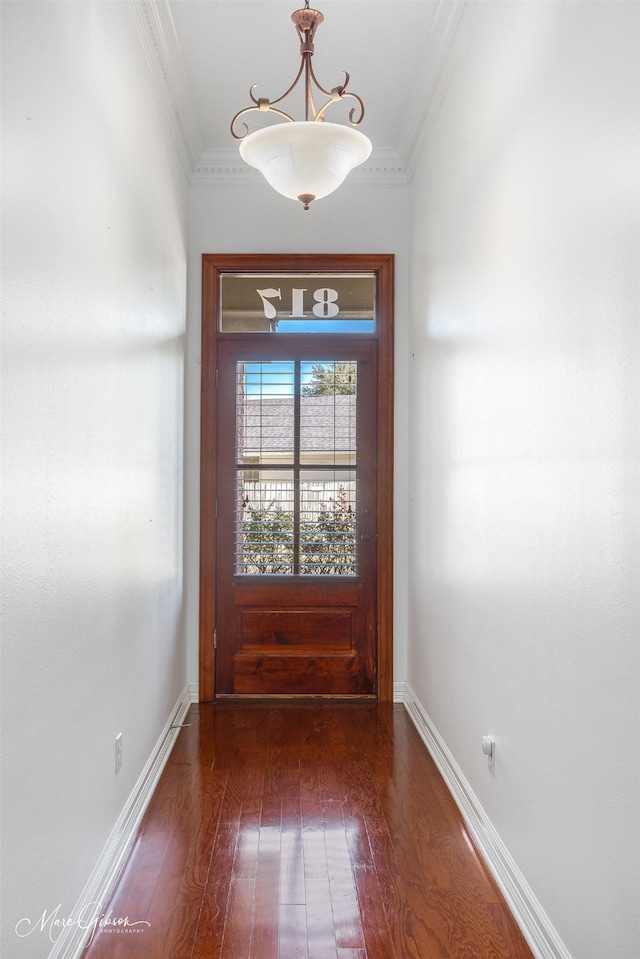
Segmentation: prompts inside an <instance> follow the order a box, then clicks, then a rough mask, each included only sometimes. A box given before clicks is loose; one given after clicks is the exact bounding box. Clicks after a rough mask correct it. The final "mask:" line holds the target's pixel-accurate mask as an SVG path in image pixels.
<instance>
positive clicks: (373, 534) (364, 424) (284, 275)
mask: <svg viewBox="0 0 640 959" xmlns="http://www.w3.org/2000/svg"><path fill="white" fill-rule="evenodd" d="M221 259H222V260H224V261H225V262H224V263H223V264H222V267H223V268H222V269H221V267H220V265H219V261H220V260H221ZM231 259H232V258H225V257H223V258H215V260H216V267H215V270H216V273H215V276H217V281H216V292H215V295H214V297H213V300H212V306H213V307H214V309H213V314H214V316H213V321H214V325H213V329H212V330H211V329H210V330H209V332H208V334H207V333H206V332H205V331H204V330H203V404H202V411H203V434H202V435H203V469H202V484H203V491H202V511H201V537H202V545H201V699H208V698H213V697H214V696H265V695H266V696H348V697H352V696H371V697H378V698H391V696H390V695H389V693H390V688H389V687H390V681H389V660H390V656H389V649H388V648H387V646H386V645H385V650H384V651H383V653H382V660H383V663H384V667H385V686H384V692H385V694H384V695H380V694H381V684H380V676H379V670H380V659H381V656H380V653H381V643H380V636H381V625H382V626H383V627H384V629H383V630H382V631H383V632H384V633H385V635H386V633H387V631H388V630H389V625H390V624H389V614H390V604H389V603H388V597H389V590H390V586H389V569H388V568H387V567H385V568H384V569H382V570H381V568H380V559H381V556H383V557H384V558H386V559H387V561H388V562H389V566H390V545H391V544H390V541H389V540H387V539H386V537H387V536H388V535H389V532H388V529H387V527H386V525H385V522H384V519H382V522H381V518H384V517H386V516H387V515H388V512H389V507H390V503H389V501H388V497H389V491H390V483H389V482H387V481H384V482H381V481H380V464H381V458H380V453H381V450H380V446H381V440H382V445H383V446H385V448H386V445H387V443H388V432H389V431H388V411H386V410H383V409H382V405H381V400H380V384H381V378H380V369H379V367H380V355H379V354H380V320H379V318H378V317H377V312H378V311H379V306H378V304H379V301H380V280H379V278H378V277H377V276H376V274H375V272H374V271H362V272H358V273H357V274H356V273H355V272H354V271H353V267H352V266H351V262H350V263H349V265H348V266H347V265H345V264H344V261H342V263H341V265H342V272H339V271H337V270H336V269H335V266H334V268H333V272H331V273H330V274H327V273H325V272H322V273H321V272H320V271H319V267H322V266H324V265H325V264H324V263H318V262H317V261H322V260H323V259H325V260H326V258H322V257H317V258H314V263H315V271H314V272H313V273H311V272H310V271H309V268H308V266H306V264H303V265H302V268H301V269H300V270H293V269H292V266H291V261H294V262H295V265H296V266H298V260H299V259H305V260H308V259H309V258H296V257H289V258H286V260H287V263H286V264H284V265H283V264H282V260H283V258H260V261H261V265H263V266H264V261H265V260H266V259H270V260H276V259H277V260H278V265H279V266H280V267H281V269H283V270H285V271H286V272H277V271H275V270H274V267H273V266H271V268H270V269H269V266H267V270H268V272H267V270H265V271H264V273H260V272H257V271H255V260H256V258H252V262H251V266H253V267H254V270H253V271H251V270H249V271H247V272H246V274H243V273H242V272H241V271H240V270H239V268H238V266H237V264H236V261H237V260H238V259H239V258H233V265H234V266H235V269H229V266H230V265H231V264H230V263H229V260H231ZM358 259H360V258H358ZM243 260H246V258H243ZM334 260H335V258H334ZM349 260H350V261H352V260H353V258H349ZM224 267H226V268H227V269H226V270H225V269H224ZM305 267H306V269H305ZM218 274H219V275H218ZM225 277H229V278H230V279H229V281H228V292H227V291H226V289H225V286H224V279H225ZM359 284H360V286H359ZM352 288H353V289H355V290H356V292H355V293H354V294H353V297H352V299H351V300H350V301H349V290H351V289H352ZM247 290H248V293H247ZM367 290H370V291H375V293H373V292H372V293H371V301H372V306H371V309H370V310H366V309H364V307H363V306H362V303H361V302H360V301H361V300H366V298H367V296H369V293H367V292H366V291H367ZM363 291H365V292H363ZM254 294H255V295H254ZM247 296H248V301H247V303H246V304H245V305H243V303H244V298H245V297H247ZM312 297H313V298H312ZM283 301H284V304H285V305H284V306H283ZM206 302H207V300H206V297H205V313H206ZM312 310H314V311H315V312H312ZM306 313H309V314H310V316H307V315H306ZM316 331H317V332H316ZM273 334H275V335H273ZM213 356H214V357H215V371H214V370H213V363H212V362H211V361H212V357H213ZM386 359H387V363H388V358H386ZM205 384H206V385H205ZM385 396H386V392H385ZM381 420H382V421H383V424H382V425H385V427H386V429H385V430H382V429H381ZM207 447H208V448H207ZM386 452H387V454H388V453H389V449H386ZM388 471H389V474H390V464H389V465H388ZM387 475H388V474H387ZM381 533H382V534H383V535H384V536H385V542H386V545H385V548H384V549H383V550H381V544H380V539H381ZM381 596H382V597H387V601H386V602H385V603H382V604H381ZM381 612H382V615H381ZM211 634H212V635H211ZM211 640H212V642H211ZM203 648H204V654H205V655H204V657H203V655H202V652H203ZM203 660H204V666H205V670H203V669H202V667H203ZM209 663H210V665H209ZM203 678H204V679H205V688H206V689H210V690H211V694H210V695H207V694H206V692H205V695H202V692H203V691H204V690H203V689H202V679H203Z"/></svg>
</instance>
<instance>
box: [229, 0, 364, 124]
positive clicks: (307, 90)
mask: <svg viewBox="0 0 640 959" xmlns="http://www.w3.org/2000/svg"><path fill="white" fill-rule="evenodd" d="M291 19H292V21H293V22H294V24H295V27H296V31H297V33H298V36H299V38H300V54H301V61H300V69H299V70H298V73H297V74H296V78H295V80H294V81H293V83H292V84H291V86H290V87H289V88H288V89H287V90H285V92H284V93H283V94H282V95H281V96H279V97H278V98H277V100H268V99H267V98H266V97H259V98H256V97H255V96H254V93H253V91H254V89H255V88H256V86H257V84H256V83H254V84H253V86H251V87H250V89H249V96H250V98H251V102H252V103H253V104H254V106H251V107H245V108H244V109H243V110H239V111H238V113H236V115H235V116H234V118H233V120H232V121H231V135H232V136H233V137H234V139H236V140H244V138H245V137H246V136H247V135H248V134H249V127H248V126H247V123H246V122H245V121H244V120H243V121H242V124H241V125H240V126H239V129H240V130H241V131H242V132H236V124H238V122H239V120H240V119H241V117H244V116H246V115H247V113H258V112H259V113H275V114H277V115H278V116H280V117H283V119H285V120H288V121H289V122H290V123H295V120H294V118H293V117H292V116H291V115H290V114H289V113H285V112H284V110H278V109H276V108H275V105H276V104H278V103H281V102H282V101H283V100H284V99H286V97H288V96H289V94H290V93H291V92H292V90H293V89H294V88H295V87H296V86H297V84H298V81H299V80H300V78H301V76H302V74H303V73H304V102H305V116H304V118H305V120H309V119H312V120H314V121H318V122H322V121H323V120H325V119H326V118H325V113H326V111H327V109H328V107H330V106H331V104H332V103H336V102H337V101H339V100H344V99H346V98H350V99H352V100H355V101H356V104H357V106H354V107H352V109H351V110H350V111H349V122H350V123H351V124H352V126H358V124H360V123H362V120H363V119H364V103H363V102H362V99H361V97H359V96H358V94H357V93H351V92H350V91H349V92H347V86H348V84H349V74H348V73H347V72H346V71H345V74H344V77H345V79H344V83H343V84H341V85H340V86H337V87H333V89H331V90H326V89H325V88H324V87H323V86H321V84H320V83H319V82H318V79H317V77H316V75H315V73H314V72H313V66H312V65H311V57H312V56H313V49H314V48H313V39H314V36H315V33H316V30H317V28H318V27H319V25H320V24H321V23H322V21H323V20H324V16H323V15H322V13H320V11H319V10H313V9H310V8H309V0H306V2H305V6H304V7H303V8H302V9H300V10H295V11H294V12H293V13H292V14H291ZM314 86H315V87H316V89H317V90H319V91H320V93H322V94H324V95H325V96H326V97H328V99H327V100H326V102H325V103H323V105H322V106H321V107H320V108H319V109H318V110H316V108H315V104H314V100H313V87H314Z"/></svg>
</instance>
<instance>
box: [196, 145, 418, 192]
mask: <svg viewBox="0 0 640 959" xmlns="http://www.w3.org/2000/svg"><path fill="white" fill-rule="evenodd" d="M191 182H192V184H193V186H202V187H210V186H216V184H220V185H222V184H225V185H230V184H233V183H237V184H238V185H245V186H246V185H247V184H248V183H249V182H255V183H263V182H264V178H263V177H262V174H260V173H258V171H257V170H254V169H253V168H252V167H249V166H247V165H246V164H245V163H243V162H242V160H241V159H240V157H239V156H238V151H237V150H236V149H233V148H232V149H224V150H223V149H216V150H213V149H210V150H205V151H204V152H203V153H202V155H201V157H200V159H199V160H198V162H197V163H196V164H195V166H194V170H193V175H192V177H191ZM347 182H348V183H359V184H360V185H361V186H371V185H372V184H378V185H383V186H406V184H407V178H406V174H405V169H404V166H403V164H402V162H401V160H400V159H399V157H398V155H397V154H396V153H395V151H393V150H374V151H373V153H372V154H371V156H370V157H369V159H368V160H367V161H366V163H363V164H362V166H360V167H358V168H357V169H355V170H353V172H352V173H350V174H349V177H348V180H347Z"/></svg>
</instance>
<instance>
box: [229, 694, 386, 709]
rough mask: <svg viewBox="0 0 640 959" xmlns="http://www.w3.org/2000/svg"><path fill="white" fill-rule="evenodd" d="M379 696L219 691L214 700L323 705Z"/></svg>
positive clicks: (237, 704)
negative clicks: (252, 693)
mask: <svg viewBox="0 0 640 959" xmlns="http://www.w3.org/2000/svg"><path fill="white" fill-rule="evenodd" d="M377 701H378V697H377V696H375V695H369V694H366V695H365V694H363V695H362V696H334V695H327V696H318V695H306V696H305V695H299V694H296V695H293V694H285V693H264V694H260V695H251V694H247V693H218V694H217V695H216V698H215V699H214V700H213V701H212V702H213V703H214V704H218V705H225V704H226V705H236V706H240V705H248V704H251V705H274V704H276V705H282V706H286V705H297V704H303V705H307V706H308V705H321V704H322V703H338V704H340V705H348V704H353V705H357V704H358V703H376V702H377Z"/></svg>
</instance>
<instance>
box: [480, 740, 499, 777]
mask: <svg viewBox="0 0 640 959" xmlns="http://www.w3.org/2000/svg"><path fill="white" fill-rule="evenodd" d="M482 752H483V753H484V754H485V756H486V757H487V762H488V765H489V772H490V773H491V775H492V776H495V774H496V741H495V739H493V738H492V737H491V736H483V737H482Z"/></svg>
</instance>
